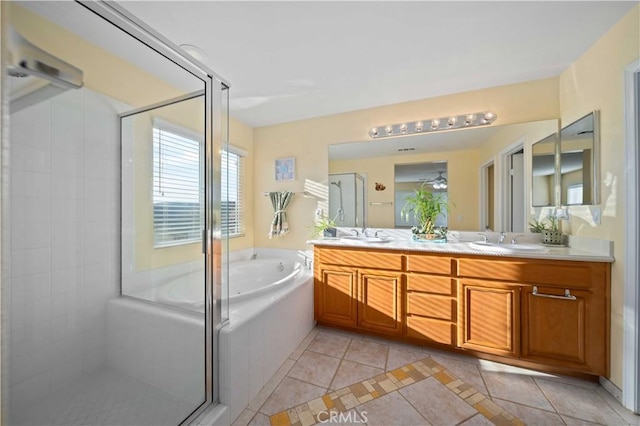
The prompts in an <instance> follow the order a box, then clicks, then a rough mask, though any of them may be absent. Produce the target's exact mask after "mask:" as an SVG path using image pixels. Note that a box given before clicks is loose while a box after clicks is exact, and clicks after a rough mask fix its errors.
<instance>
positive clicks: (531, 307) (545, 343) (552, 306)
mask: <svg viewBox="0 0 640 426" xmlns="http://www.w3.org/2000/svg"><path fill="white" fill-rule="evenodd" d="M566 291H567V290H565V289H562V288H553V287H536V288H535V291H534V287H533V286H529V287H525V288H523V296H522V357H523V358H526V359H530V360H532V361H537V362H542V363H545V364H547V365H554V366H561V367H569V368H575V369H578V370H585V371H589V372H592V373H595V374H598V375H600V376H604V375H606V366H607V362H606V346H607V345H608V343H609V342H607V341H606V329H605V327H606V321H603V320H602V318H603V317H604V313H605V306H604V298H603V297H601V298H595V297H594V296H593V294H592V293H591V292H590V291H586V290H575V289H569V290H568V292H569V293H568V294H566V293H565V292H566Z"/></svg>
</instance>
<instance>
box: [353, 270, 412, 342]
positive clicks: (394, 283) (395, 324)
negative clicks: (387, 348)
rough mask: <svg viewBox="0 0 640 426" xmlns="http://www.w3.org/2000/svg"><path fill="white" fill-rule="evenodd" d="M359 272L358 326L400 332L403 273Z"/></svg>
mask: <svg viewBox="0 0 640 426" xmlns="http://www.w3.org/2000/svg"><path fill="white" fill-rule="evenodd" d="M359 275H360V277H359V280H360V305H359V307H358V325H359V326H360V328H364V329H368V330H373V331H377V332H379V333H384V334H391V335H402V331H403V330H402V321H403V316H404V315H403V312H404V309H403V307H402V294H403V293H402V276H403V275H402V273H400V272H394V271H376V270H367V269H361V270H360V271H359Z"/></svg>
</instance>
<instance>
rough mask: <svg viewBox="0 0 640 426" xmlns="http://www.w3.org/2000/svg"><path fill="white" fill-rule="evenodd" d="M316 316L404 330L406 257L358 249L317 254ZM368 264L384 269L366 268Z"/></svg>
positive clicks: (324, 321) (375, 328)
mask: <svg viewBox="0 0 640 426" xmlns="http://www.w3.org/2000/svg"><path fill="white" fill-rule="evenodd" d="M314 264H315V288H314V295H315V317H316V321H318V322H319V323H321V324H327V325H338V326H342V327H350V328H354V327H356V328H358V329H361V330H369V331H372V332H375V333H380V334H385V335H396V336H400V335H402V333H403V317H404V303H403V275H402V273H401V272H400V271H401V270H402V259H401V258H400V257H398V256H396V255H392V254H388V253H377V252H366V251H365V252H363V251H357V250H321V251H316V254H315V261H314ZM365 265H371V266H375V267H380V268H381V269H374V268H371V267H369V268H365V267H364V266H365Z"/></svg>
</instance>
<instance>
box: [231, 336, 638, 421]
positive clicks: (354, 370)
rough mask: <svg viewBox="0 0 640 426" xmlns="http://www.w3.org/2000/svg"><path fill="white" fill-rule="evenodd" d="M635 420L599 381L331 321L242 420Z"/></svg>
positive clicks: (290, 361)
mask: <svg viewBox="0 0 640 426" xmlns="http://www.w3.org/2000/svg"><path fill="white" fill-rule="evenodd" d="M312 424H325V425H327V424H331V425H336V424H351V425H371V426H376V425H381V426H391V425H399V426H404V425H429V424H432V425H465V426H471V425H491V424H497V425H508V424H530V425H591V424H601V425H635V426H638V425H640V416H636V415H634V414H633V413H631V412H630V411H628V410H626V409H624V408H623V407H622V406H621V405H620V404H619V403H618V401H616V400H615V398H613V397H612V396H611V395H610V394H609V393H608V392H606V391H605V390H604V389H603V388H602V387H601V386H600V385H599V384H597V383H594V382H588V381H582V380H578V379H575V378H570V377H563V376H554V375H549V374H544V373H539V372H534V371H530V370H525V369H522V368H516V367H510V366H506V365H503V364H499V363H495V362H489V361H483V360H477V359H475V358H471V357H466V356H463V355H459V354H453V353H448V352H444V351H439V350H435V349H431V348H426V347H419V346H412V345H405V344H401V343H395V342H390V341H387V340H384V339H379V338H375V337H369V336H363V335H358V334H352V333H347V332H343V331H338V330H333V329H329V328H322V327H317V328H315V329H314V330H312V331H311V332H310V333H309V335H308V336H307V337H306V338H305V339H304V341H303V342H302V343H301V344H300V346H299V347H298V348H297V349H296V350H295V351H294V352H293V353H292V354H291V355H290V357H289V359H287V360H286V361H285V362H284V364H283V365H282V367H281V368H280V370H279V371H278V372H277V373H276V374H275V376H274V377H273V378H272V379H271V380H270V381H269V382H268V383H267V385H266V386H265V387H264V388H263V389H262V390H261V391H260V393H259V394H258V395H257V396H256V398H255V399H254V400H253V401H252V402H251V403H250V404H249V406H248V407H247V409H245V410H244V412H242V414H241V415H240V416H239V417H238V418H237V419H236V420H235V422H234V425H235V426H240V425H242V426H245V425H252V426H253V425H312Z"/></svg>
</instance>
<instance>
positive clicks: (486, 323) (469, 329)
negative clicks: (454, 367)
mask: <svg viewBox="0 0 640 426" xmlns="http://www.w3.org/2000/svg"><path fill="white" fill-rule="evenodd" d="M458 297H459V304H458V344H459V345H460V347H462V348H465V349H473V350H477V351H480V352H486V353H490V354H495V355H503V356H508V357H518V356H519V354H520V350H519V349H520V332H519V329H520V318H519V316H520V286H518V285H514V284H505V283H498V282H491V281H484V280H460V282H459V284H458Z"/></svg>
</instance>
